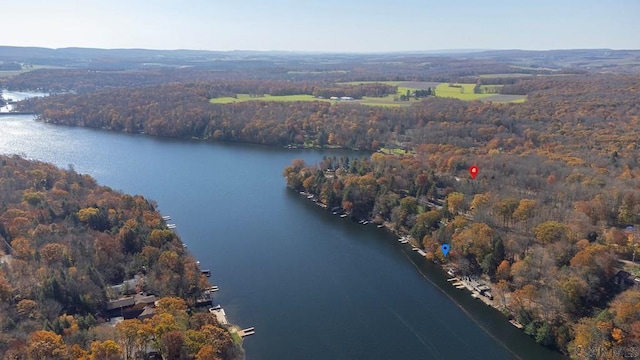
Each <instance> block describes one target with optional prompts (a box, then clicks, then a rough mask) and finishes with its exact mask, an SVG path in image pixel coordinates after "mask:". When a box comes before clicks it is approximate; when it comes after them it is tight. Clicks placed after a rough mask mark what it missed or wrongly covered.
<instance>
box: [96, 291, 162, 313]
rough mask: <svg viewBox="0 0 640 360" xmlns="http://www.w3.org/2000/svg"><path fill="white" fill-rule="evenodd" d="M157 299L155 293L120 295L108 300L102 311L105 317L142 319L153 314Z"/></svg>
mask: <svg viewBox="0 0 640 360" xmlns="http://www.w3.org/2000/svg"><path fill="white" fill-rule="evenodd" d="M157 300H158V298H156V296H155V295H147V294H144V293H139V294H135V295H133V296H126V297H121V298H118V299H116V300H111V301H108V302H107V305H106V307H105V311H104V313H105V315H106V317H107V318H112V317H118V316H120V317H123V318H124V319H133V318H138V319H140V320H142V319H145V318H150V317H152V316H153V314H155V311H156V310H155V307H156V305H155V303H156V301H157Z"/></svg>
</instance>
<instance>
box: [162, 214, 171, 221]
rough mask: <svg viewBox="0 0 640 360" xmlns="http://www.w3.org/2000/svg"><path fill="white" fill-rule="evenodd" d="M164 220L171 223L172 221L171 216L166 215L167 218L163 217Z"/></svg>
mask: <svg viewBox="0 0 640 360" xmlns="http://www.w3.org/2000/svg"><path fill="white" fill-rule="evenodd" d="M162 220H164V221H169V220H171V216H169V215H165V216H163V217H162Z"/></svg>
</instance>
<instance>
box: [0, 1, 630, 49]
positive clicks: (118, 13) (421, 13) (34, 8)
mask: <svg viewBox="0 0 640 360" xmlns="http://www.w3.org/2000/svg"><path fill="white" fill-rule="evenodd" d="M0 24H1V26H2V37H0V45H15V46H43V47H53V48H59V47H70V46H80V47H100V48H153V49H202V50H291V51H336V52H387V51H415V50H418V51H421V50H442V49H531V50H544V49H570V48H613V49H640V0H597V1H596V0H581V1H578V0H576V1H569V0H555V1H551V0H538V1H531V0H511V1H507V0H482V1H477V0H441V1H431V0H398V1H392V0H385V1H381V0H351V1H349V0H343V1H338V0H322V1H320V0H297V1H295V0H270V1H267V0H127V1H125V0H104V1H101V2H96V1H86V0H85V1H80V0H54V1H50V0H18V1H9V2H7V3H6V4H3V6H2V22H1V23H0Z"/></svg>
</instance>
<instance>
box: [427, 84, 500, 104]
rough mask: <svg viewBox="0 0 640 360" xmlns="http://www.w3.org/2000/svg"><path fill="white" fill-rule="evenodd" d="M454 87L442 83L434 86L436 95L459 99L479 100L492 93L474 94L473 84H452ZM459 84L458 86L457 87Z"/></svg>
mask: <svg viewBox="0 0 640 360" xmlns="http://www.w3.org/2000/svg"><path fill="white" fill-rule="evenodd" d="M454 85H455V86H456V87H450V86H449V84H447V83H443V84H440V85H438V87H437V88H436V96H437V97H446V98H454V99H459V100H467V101H471V100H480V99H482V98H485V97H489V96H491V95H493V94H474V93H473V88H474V87H475V86H476V85H475V84H454ZM457 86H460V87H457Z"/></svg>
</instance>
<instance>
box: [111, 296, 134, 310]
mask: <svg viewBox="0 0 640 360" xmlns="http://www.w3.org/2000/svg"><path fill="white" fill-rule="evenodd" d="M135 304H136V302H135V299H134V298H133V297H132V296H129V297H125V298H120V299H118V300H113V301H109V302H107V310H114V309H122V308H125V307H128V306H133V305H135Z"/></svg>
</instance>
